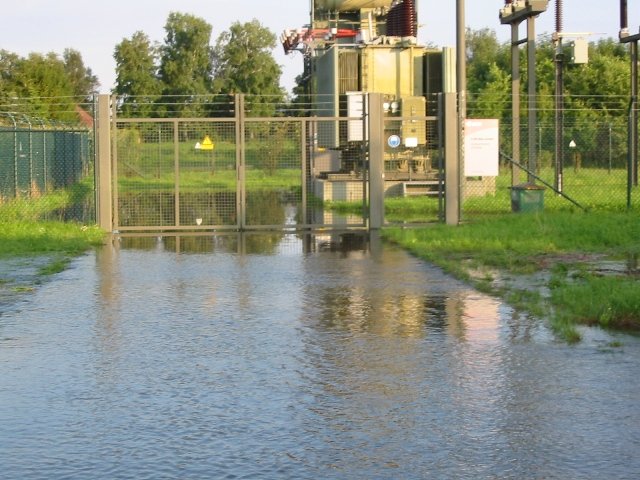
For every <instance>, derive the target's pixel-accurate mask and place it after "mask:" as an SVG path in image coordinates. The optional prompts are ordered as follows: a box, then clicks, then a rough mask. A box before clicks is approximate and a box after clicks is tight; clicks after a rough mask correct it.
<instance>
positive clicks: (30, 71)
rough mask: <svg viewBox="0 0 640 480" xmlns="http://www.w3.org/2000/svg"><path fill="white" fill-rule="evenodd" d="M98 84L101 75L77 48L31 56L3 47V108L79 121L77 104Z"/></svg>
mask: <svg viewBox="0 0 640 480" xmlns="http://www.w3.org/2000/svg"><path fill="white" fill-rule="evenodd" d="M98 87H99V83H98V79H97V77H96V76H95V75H94V74H93V73H92V71H91V69H90V68H88V67H86V66H85V65H84V61H83V60H82V56H81V55H80V53H79V52H78V51H77V50H74V49H71V48H67V49H66V50H65V51H64V53H63V54H62V55H58V54H56V53H53V52H50V53H47V54H41V53H31V54H29V55H28V56H27V57H21V56H20V55H17V54H15V53H12V52H9V51H7V50H0V112H3V113H4V112H12V113H17V114H22V115H27V116H29V117H38V118H41V119H46V120H57V121H63V122H75V121H77V118H78V114H77V112H76V110H75V109H76V106H77V105H78V104H81V103H84V102H86V101H88V100H89V99H90V98H91V96H92V95H93V94H94V93H95V92H96V91H97V89H98Z"/></svg>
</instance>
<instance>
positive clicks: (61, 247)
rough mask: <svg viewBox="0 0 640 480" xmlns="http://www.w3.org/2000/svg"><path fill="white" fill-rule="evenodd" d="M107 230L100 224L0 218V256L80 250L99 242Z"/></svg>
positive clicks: (71, 252) (72, 252)
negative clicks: (3, 219) (102, 228)
mask: <svg viewBox="0 0 640 480" xmlns="http://www.w3.org/2000/svg"><path fill="white" fill-rule="evenodd" d="M103 239H104V232H103V231H102V230H101V229H99V228H98V227H97V226H95V225H92V226H84V225H79V224H76V223H63V222H33V221H15V222H6V221H0V256H21V255H38V254H45V253H55V252H62V253H65V254H70V255H74V254H78V253H81V252H83V251H86V250H87V249H88V248H90V247H91V246H95V245H100V244H101V243H102V242H103Z"/></svg>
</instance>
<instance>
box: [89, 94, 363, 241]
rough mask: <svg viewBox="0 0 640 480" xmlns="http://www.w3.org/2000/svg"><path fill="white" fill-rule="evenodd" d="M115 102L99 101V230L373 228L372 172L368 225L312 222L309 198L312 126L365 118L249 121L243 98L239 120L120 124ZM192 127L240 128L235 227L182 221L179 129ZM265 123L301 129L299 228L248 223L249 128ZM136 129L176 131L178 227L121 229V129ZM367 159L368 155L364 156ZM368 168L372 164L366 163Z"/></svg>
mask: <svg viewBox="0 0 640 480" xmlns="http://www.w3.org/2000/svg"><path fill="white" fill-rule="evenodd" d="M115 105H116V98H115V97H112V96H109V95H100V96H99V98H98V121H97V130H98V134H97V139H98V148H97V149H96V150H97V154H98V161H97V163H96V166H97V168H96V185H97V200H96V205H97V210H98V215H97V217H98V223H99V225H100V226H101V227H102V228H103V229H105V230H107V231H110V232H150V231H211V230H232V231H244V230H282V229H285V230H308V229H318V228H340V229H351V228H355V229H363V228H367V226H368V219H367V218H366V217H367V215H366V213H367V210H368V199H367V195H366V192H367V191H368V189H367V181H368V179H369V177H370V175H369V174H368V172H366V171H365V172H364V173H363V175H362V183H363V186H362V192H363V193H362V205H363V213H364V215H363V220H362V222H361V223H358V224H350V225H333V224H329V223H325V222H313V221H311V219H310V218H309V215H308V213H309V204H308V199H309V193H310V191H309V190H310V189H309V187H310V181H311V180H312V176H311V172H310V171H309V168H308V165H309V158H308V151H309V148H310V143H311V142H310V139H309V135H308V133H309V130H311V129H310V128H309V125H310V124H314V123H317V122H343V121H352V120H359V121H363V125H365V126H366V125H367V123H366V122H364V120H365V118H364V116H363V118H344V117H247V116H246V114H245V108H244V96H243V95H236V97H235V105H236V108H235V115H234V117H233V118H230V117H228V118H217V117H216V118H118V117H117V116H116V112H115ZM189 122H198V123H214V122H215V123H229V124H233V125H234V127H235V138H236V142H235V147H236V152H235V153H236V166H235V171H236V190H235V193H236V215H235V216H236V219H237V220H236V222H235V223H234V224H223V225H191V224H190V225H182V224H181V218H180V181H179V178H180V150H179V143H180V142H179V138H178V132H179V129H180V125H181V124H184V123H189ZM266 122H288V123H297V124H299V125H300V127H299V131H300V136H299V139H298V141H299V142H300V143H299V148H300V151H301V158H300V164H299V165H300V187H301V197H300V199H299V200H300V203H299V205H298V207H299V209H300V211H301V215H300V222H298V223H296V224H294V225H286V224H285V225H283V224H275V225H274V224H264V225H251V224H249V223H248V221H247V188H246V180H247V178H246V173H247V162H246V160H247V159H246V154H247V144H248V143H249V140H248V139H247V136H246V135H247V125H250V124H256V123H266ZM133 123H162V124H171V125H173V127H172V128H173V148H174V153H173V155H174V159H173V162H174V171H175V179H176V183H175V185H174V189H173V197H174V218H175V221H174V224H173V225H139V226H131V225H128V226H127V225H122V224H121V222H120V218H119V211H118V205H119V191H118V165H119V161H118V148H117V141H118V136H117V132H118V127H119V126H122V125H127V124H133ZM363 153H364V154H365V156H368V152H366V151H365V152H363ZM363 163H364V164H365V165H367V164H368V163H369V162H367V161H366V159H365V161H364V162H363Z"/></svg>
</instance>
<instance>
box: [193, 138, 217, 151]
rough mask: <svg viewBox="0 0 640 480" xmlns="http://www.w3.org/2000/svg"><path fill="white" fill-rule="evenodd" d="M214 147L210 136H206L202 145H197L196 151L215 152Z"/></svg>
mask: <svg viewBox="0 0 640 480" xmlns="http://www.w3.org/2000/svg"><path fill="white" fill-rule="evenodd" d="M213 147H214V145H213V142H212V141H211V138H209V135H205V136H204V139H203V140H202V143H200V142H198V143H196V150H213Z"/></svg>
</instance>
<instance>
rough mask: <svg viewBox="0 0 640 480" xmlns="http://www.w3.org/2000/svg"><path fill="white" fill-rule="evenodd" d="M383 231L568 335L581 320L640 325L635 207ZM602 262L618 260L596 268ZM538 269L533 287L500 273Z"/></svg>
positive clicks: (573, 336) (639, 223)
mask: <svg viewBox="0 0 640 480" xmlns="http://www.w3.org/2000/svg"><path fill="white" fill-rule="evenodd" d="M384 236H385V238H387V239H388V240H390V241H393V242H396V243H398V244H399V245H401V246H403V247H405V248H407V249H408V250H410V251H411V252H413V253H414V254H416V255H418V256H420V257H422V258H424V259H426V260H429V261H430V262H433V263H435V264H437V265H439V266H441V267H442V268H444V269H445V270H446V271H447V272H449V273H451V274H453V275H454V276H456V277H458V278H461V279H464V280H467V281H469V282H470V283H472V284H473V285H474V286H475V287H477V288H479V289H481V290H483V291H486V292H489V293H492V294H496V295H499V296H501V297H503V298H504V299H505V300H507V301H508V302H510V303H511V304H512V305H514V306H515V307H517V308H521V309H524V310H527V311H529V312H531V313H534V314H537V315H541V316H546V317H548V318H550V319H551V325H552V327H553V328H554V330H555V331H556V333H558V335H560V336H561V337H562V338H564V339H566V340H568V341H577V340H579V338H580V337H579V333H578V331H577V329H576V325H577V324H581V323H582V324H590V325H601V326H603V327H607V328H610V327H613V328H632V329H635V330H637V329H640V279H639V278H638V273H637V272H638V269H637V262H638V258H639V257H640V219H639V217H638V214H637V213H635V214H634V213H611V212H606V213H605V212H590V213H570V212H547V213H544V214H540V215H536V214H528V215H515V214H505V215H498V216H495V217H487V218H483V219H481V220H478V221H475V222H473V223H470V224H465V225H461V226H458V227H450V226H446V225H441V224H437V225H433V226H429V227H424V228H416V229H400V228H389V229H386V230H385V231H384ZM605 263H606V265H616V266H619V265H622V268H618V267H616V268H613V269H607V268H601V267H602V265H605ZM625 265H626V266H627V267H626V268H625ZM541 272H544V273H545V274H546V275H544V276H542V278H545V280H544V284H543V285H541V286H540V287H541V288H538V289H530V288H523V287H519V285H522V282H514V281H504V280H505V278H511V279H513V278H514V277H520V278H526V277H527V276H531V275H532V274H540V273H541ZM538 278H540V275H538Z"/></svg>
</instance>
